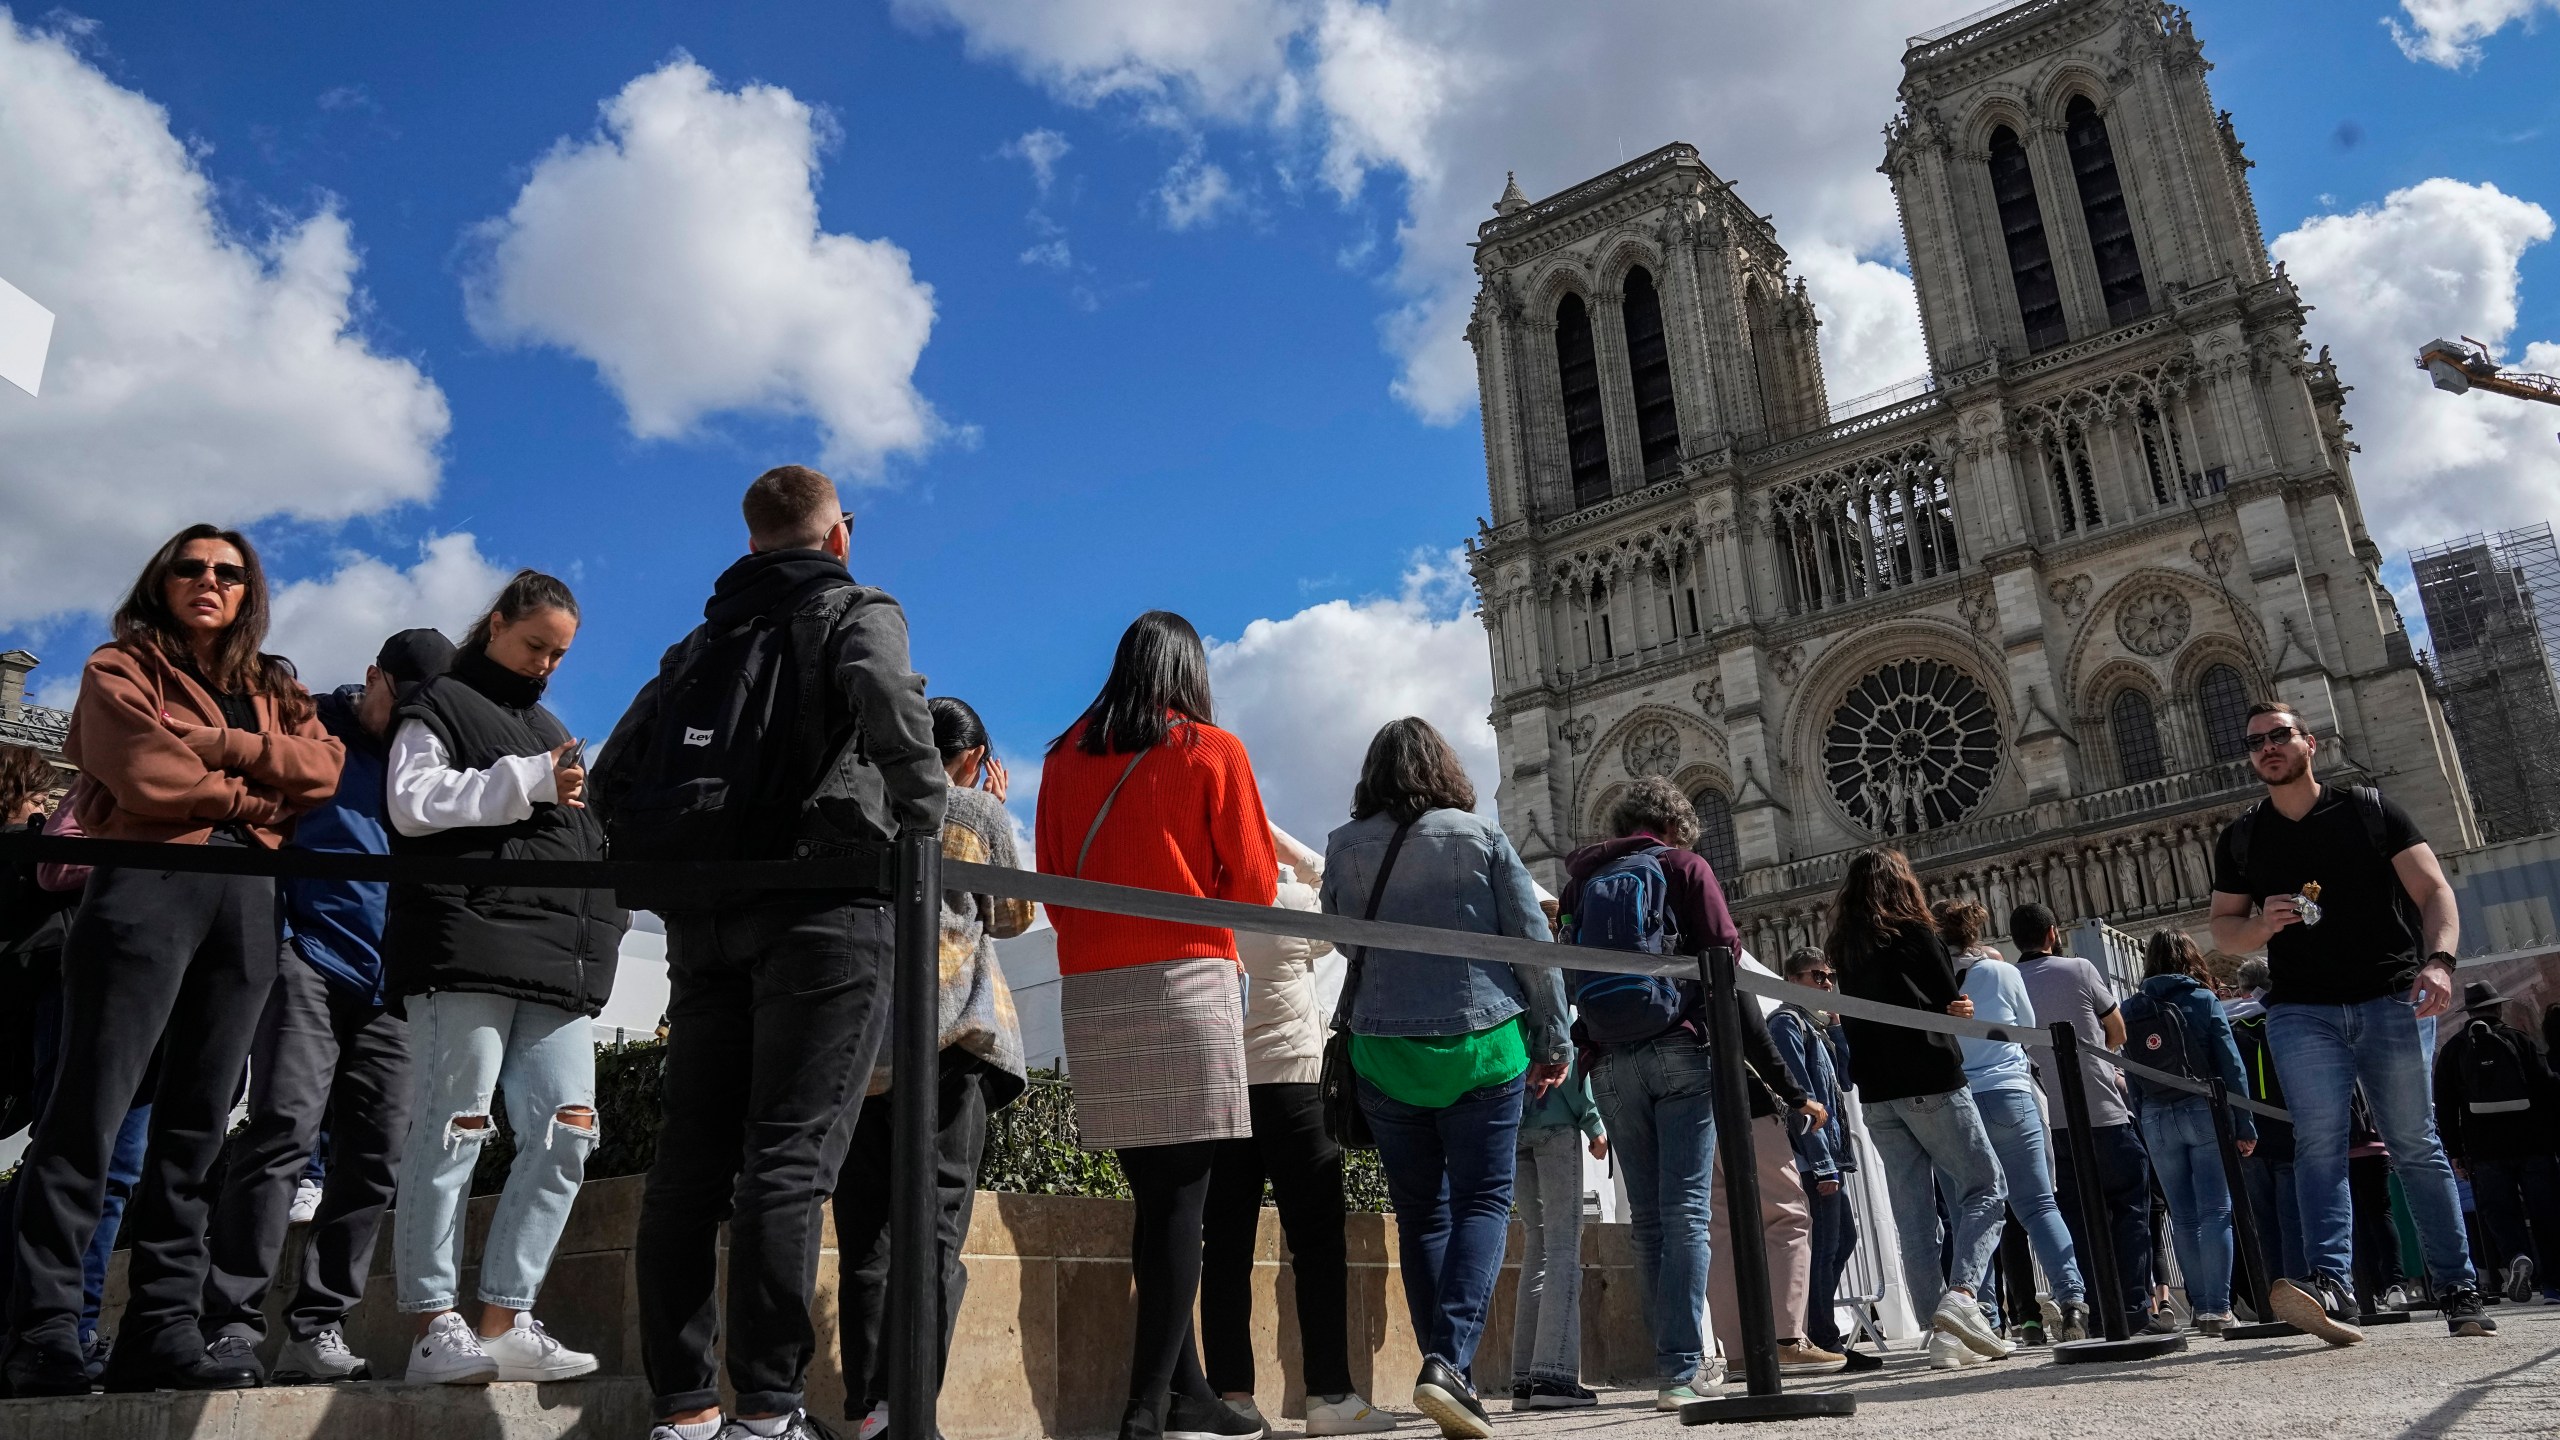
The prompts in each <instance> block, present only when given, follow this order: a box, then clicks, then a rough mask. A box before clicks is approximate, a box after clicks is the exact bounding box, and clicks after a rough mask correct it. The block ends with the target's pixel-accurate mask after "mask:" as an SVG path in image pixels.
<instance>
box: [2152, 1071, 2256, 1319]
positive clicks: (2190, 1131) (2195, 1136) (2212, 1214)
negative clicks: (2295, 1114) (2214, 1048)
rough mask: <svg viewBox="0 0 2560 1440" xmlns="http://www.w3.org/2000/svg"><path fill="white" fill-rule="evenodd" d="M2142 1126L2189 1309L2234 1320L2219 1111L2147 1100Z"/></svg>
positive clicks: (2184, 1102) (2226, 1183) (2198, 1104)
mask: <svg viewBox="0 0 2560 1440" xmlns="http://www.w3.org/2000/svg"><path fill="white" fill-rule="evenodd" d="M2286 1093H2288V1094H2290V1093H2291V1092H2290V1091H2288V1092H2286ZM2141 1125H2142V1143H2143V1144H2144V1146H2146V1147H2147V1148H2149V1150H2150V1151H2151V1169H2152V1171H2153V1173H2155V1174H2157V1175H2158V1176H2159V1177H2160V1193H2162V1194H2163V1195H2166V1196H2168V1197H2169V1242H2170V1244H2171V1245H2173V1246H2174V1247H2175V1248H2176V1249H2177V1252H2178V1269H2179V1270H2180V1271H2181V1272H2182V1273H2183V1274H2185V1276H2186V1279H2187V1304H2188V1305H2189V1306H2191V1307H2193V1308H2194V1310H2195V1312H2196V1313H2197V1314H2199V1315H2228V1314H2230V1313H2231V1247H2232V1237H2231V1185H2230V1182H2229V1181H2228V1180H2226V1179H2225V1178H2224V1177H2223V1174H2222V1142H2221V1139H2220V1138H2219V1137H2218V1136H2216V1135H2215V1134H2214V1129H2213V1107H2212V1106H2211V1105H2209V1104H2208V1103H2206V1102H2205V1101H2203V1100H2193V1099H2190V1100H2171V1101H2166V1102H2162V1101H2158V1100H2146V1101H2145V1102H2143V1106H2142V1119H2141Z"/></svg>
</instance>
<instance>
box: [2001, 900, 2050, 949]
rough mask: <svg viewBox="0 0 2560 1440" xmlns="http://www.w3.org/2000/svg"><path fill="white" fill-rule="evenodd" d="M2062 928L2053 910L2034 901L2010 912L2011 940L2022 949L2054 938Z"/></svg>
mask: <svg viewBox="0 0 2560 1440" xmlns="http://www.w3.org/2000/svg"><path fill="white" fill-rule="evenodd" d="M2061 928H2062V927H2061V925H2060V924H2059V923H2058V922H2057V921H2055V919H2054V918H2053V912H2052V911H2051V910H2048V909H2046V908H2045V907H2044V906H2042V905H2039V904H2037V903H2036V902H2034V901H2032V900H2030V901H2028V902H2027V903H2026V904H2024V905H2021V906H2019V907H2018V908H2017V909H2015V910H2012V911H2010V912H2009V938H2010V939H2012V940H2015V941H2017V942H2018V945H2019V947H2020V948H2022V949H2023V948H2025V947H2026V946H2028V945H2031V944H2034V943H2035V942H2036V941H2039V940H2045V939H2050V938H2053V933H2054V932H2055V931H2056V930H2059V929H2061Z"/></svg>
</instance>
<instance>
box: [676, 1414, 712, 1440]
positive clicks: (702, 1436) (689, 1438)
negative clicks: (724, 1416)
mask: <svg viewBox="0 0 2560 1440" xmlns="http://www.w3.org/2000/svg"><path fill="white" fill-rule="evenodd" d="M667 1428H668V1429H670V1430H673V1431H674V1432H676V1440H711V1437H713V1436H715V1435H717V1434H719V1433H720V1417H719V1416H717V1415H714V1416H712V1417H711V1418H710V1419H708V1420H696V1421H694V1422H693V1423H692V1424H690V1425H670V1426H668V1427H667Z"/></svg>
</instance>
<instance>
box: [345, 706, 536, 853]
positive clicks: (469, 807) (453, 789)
mask: <svg viewBox="0 0 2560 1440" xmlns="http://www.w3.org/2000/svg"><path fill="white" fill-rule="evenodd" d="M390 768H391V779H390V781H389V786H390V789H389V793H388V794H387V795H386V796H385V797H384V805H385V808H386V809H387V810H389V812H390V819H391V828H392V829H394V830H397V831H399V832H400V833H401V834H403V835H408V836H412V837H415V836H419V835H433V834H435V833H436V832H437V831H440V830H458V829H461V828H463V827H465V826H472V825H512V824H514V823H516V822H517V821H519V820H524V819H529V818H531V816H532V815H533V807H534V806H535V805H536V804H537V803H539V802H542V801H546V800H557V799H559V798H560V788H559V784H558V781H557V779H556V778H555V777H554V775H553V774H552V770H551V756H550V754H549V753H548V752H545V753H542V754H539V755H510V756H508V757H507V758H505V759H503V760H500V761H499V762H498V763H497V764H495V765H492V766H490V767H489V768H488V769H486V770H456V769H454V768H453V762H452V759H451V757H449V756H447V755H446V754H445V751H444V742H442V741H440V740H438V739H436V737H435V732H433V731H431V730H429V729H428V728H427V727H426V723H425V722H424V721H420V720H404V721H402V722H400V729H399V731H398V732H397V733H395V734H394V735H393V736H392V737H391V767H390Z"/></svg>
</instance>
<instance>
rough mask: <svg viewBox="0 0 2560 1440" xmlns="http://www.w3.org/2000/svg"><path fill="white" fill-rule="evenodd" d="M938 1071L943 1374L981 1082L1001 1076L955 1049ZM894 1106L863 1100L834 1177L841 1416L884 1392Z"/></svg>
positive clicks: (959, 1296)
mask: <svg viewBox="0 0 2560 1440" xmlns="http://www.w3.org/2000/svg"><path fill="white" fill-rule="evenodd" d="M939 1070H940V1073H939V1074H938V1075H937V1076H936V1077H935V1083H936V1096H935V1101H934V1113H935V1121H934V1133H933V1154H934V1162H935V1163H934V1172H933V1189H934V1227H933V1228H934V1242H935V1244H936V1245H937V1246H938V1247H940V1249H941V1252H942V1349H941V1350H940V1352H938V1358H936V1360H935V1361H934V1374H935V1376H936V1377H937V1379H938V1377H940V1376H941V1374H942V1372H943V1370H944V1369H945V1368H946V1367H947V1366H948V1365H949V1364H950V1361H951V1330H952V1326H954V1325H956V1324H957V1323H959V1319H960V1302H961V1301H962V1300H963V1299H965V1298H967V1296H968V1294H969V1267H968V1266H967V1265H964V1264H962V1263H961V1261H960V1247H961V1244H962V1242H964V1241H966V1240H967V1239H968V1238H969V1214H970V1212H971V1211H972V1210H973V1209H975V1208H976V1205H977V1199H978V1161H979V1160H980V1159H981V1158H982V1157H983V1156H984V1155H985V1154H986V1153H987V1082H988V1080H989V1079H990V1078H991V1077H993V1076H995V1075H997V1074H998V1073H999V1072H997V1071H996V1069H995V1068H994V1067H993V1066H990V1065H989V1064H987V1062H986V1061H984V1060H981V1059H979V1058H978V1057H977V1056H975V1055H972V1054H970V1053H969V1052H968V1051H966V1050H962V1049H959V1048H957V1047H956V1046H955V1047H954V1048H952V1049H948V1050H945V1051H943V1052H942V1058H941V1064H940V1066H939ZM895 1128H896V1127H895V1126H894V1125H893V1124H892V1123H891V1105H890V1101H889V1097H888V1096H887V1095H874V1096H872V1097H871V1098H870V1099H868V1100H865V1101H864V1102H863V1104H862V1118H861V1119H859V1120H857V1121H855V1122H854V1126H853V1143H852V1145H851V1146H850V1147H848V1148H847V1149H846V1151H845V1155H844V1170H843V1172H842V1173H841V1174H840V1175H838V1176H837V1178H836V1310H837V1317H836V1332H837V1338H838V1340H839V1341H840V1342H841V1344H842V1346H843V1353H844V1413H845V1418H846V1419H848V1420H860V1419H861V1418H862V1417H863V1416H865V1415H868V1414H870V1413H871V1407H872V1406H874V1405H877V1404H879V1403H880V1402H882V1401H884V1400H886V1399H888V1398H889V1375H888V1366H889V1352H890V1351H891V1350H892V1349H894V1348H895V1346H894V1344H883V1343H882V1339H881V1337H882V1335H883V1334H884V1333H885V1331H886V1324H887V1318H888V1310H889V1211H890V1210H891V1208H892V1206H893V1202H892V1200H891V1198H890V1183H889V1182H890V1177H891V1176H892V1175H893V1174H894V1173H895V1171H896V1165H895V1163H894V1152H893V1150H892V1148H891V1132H892V1131H893V1130H894V1129H895Z"/></svg>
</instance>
